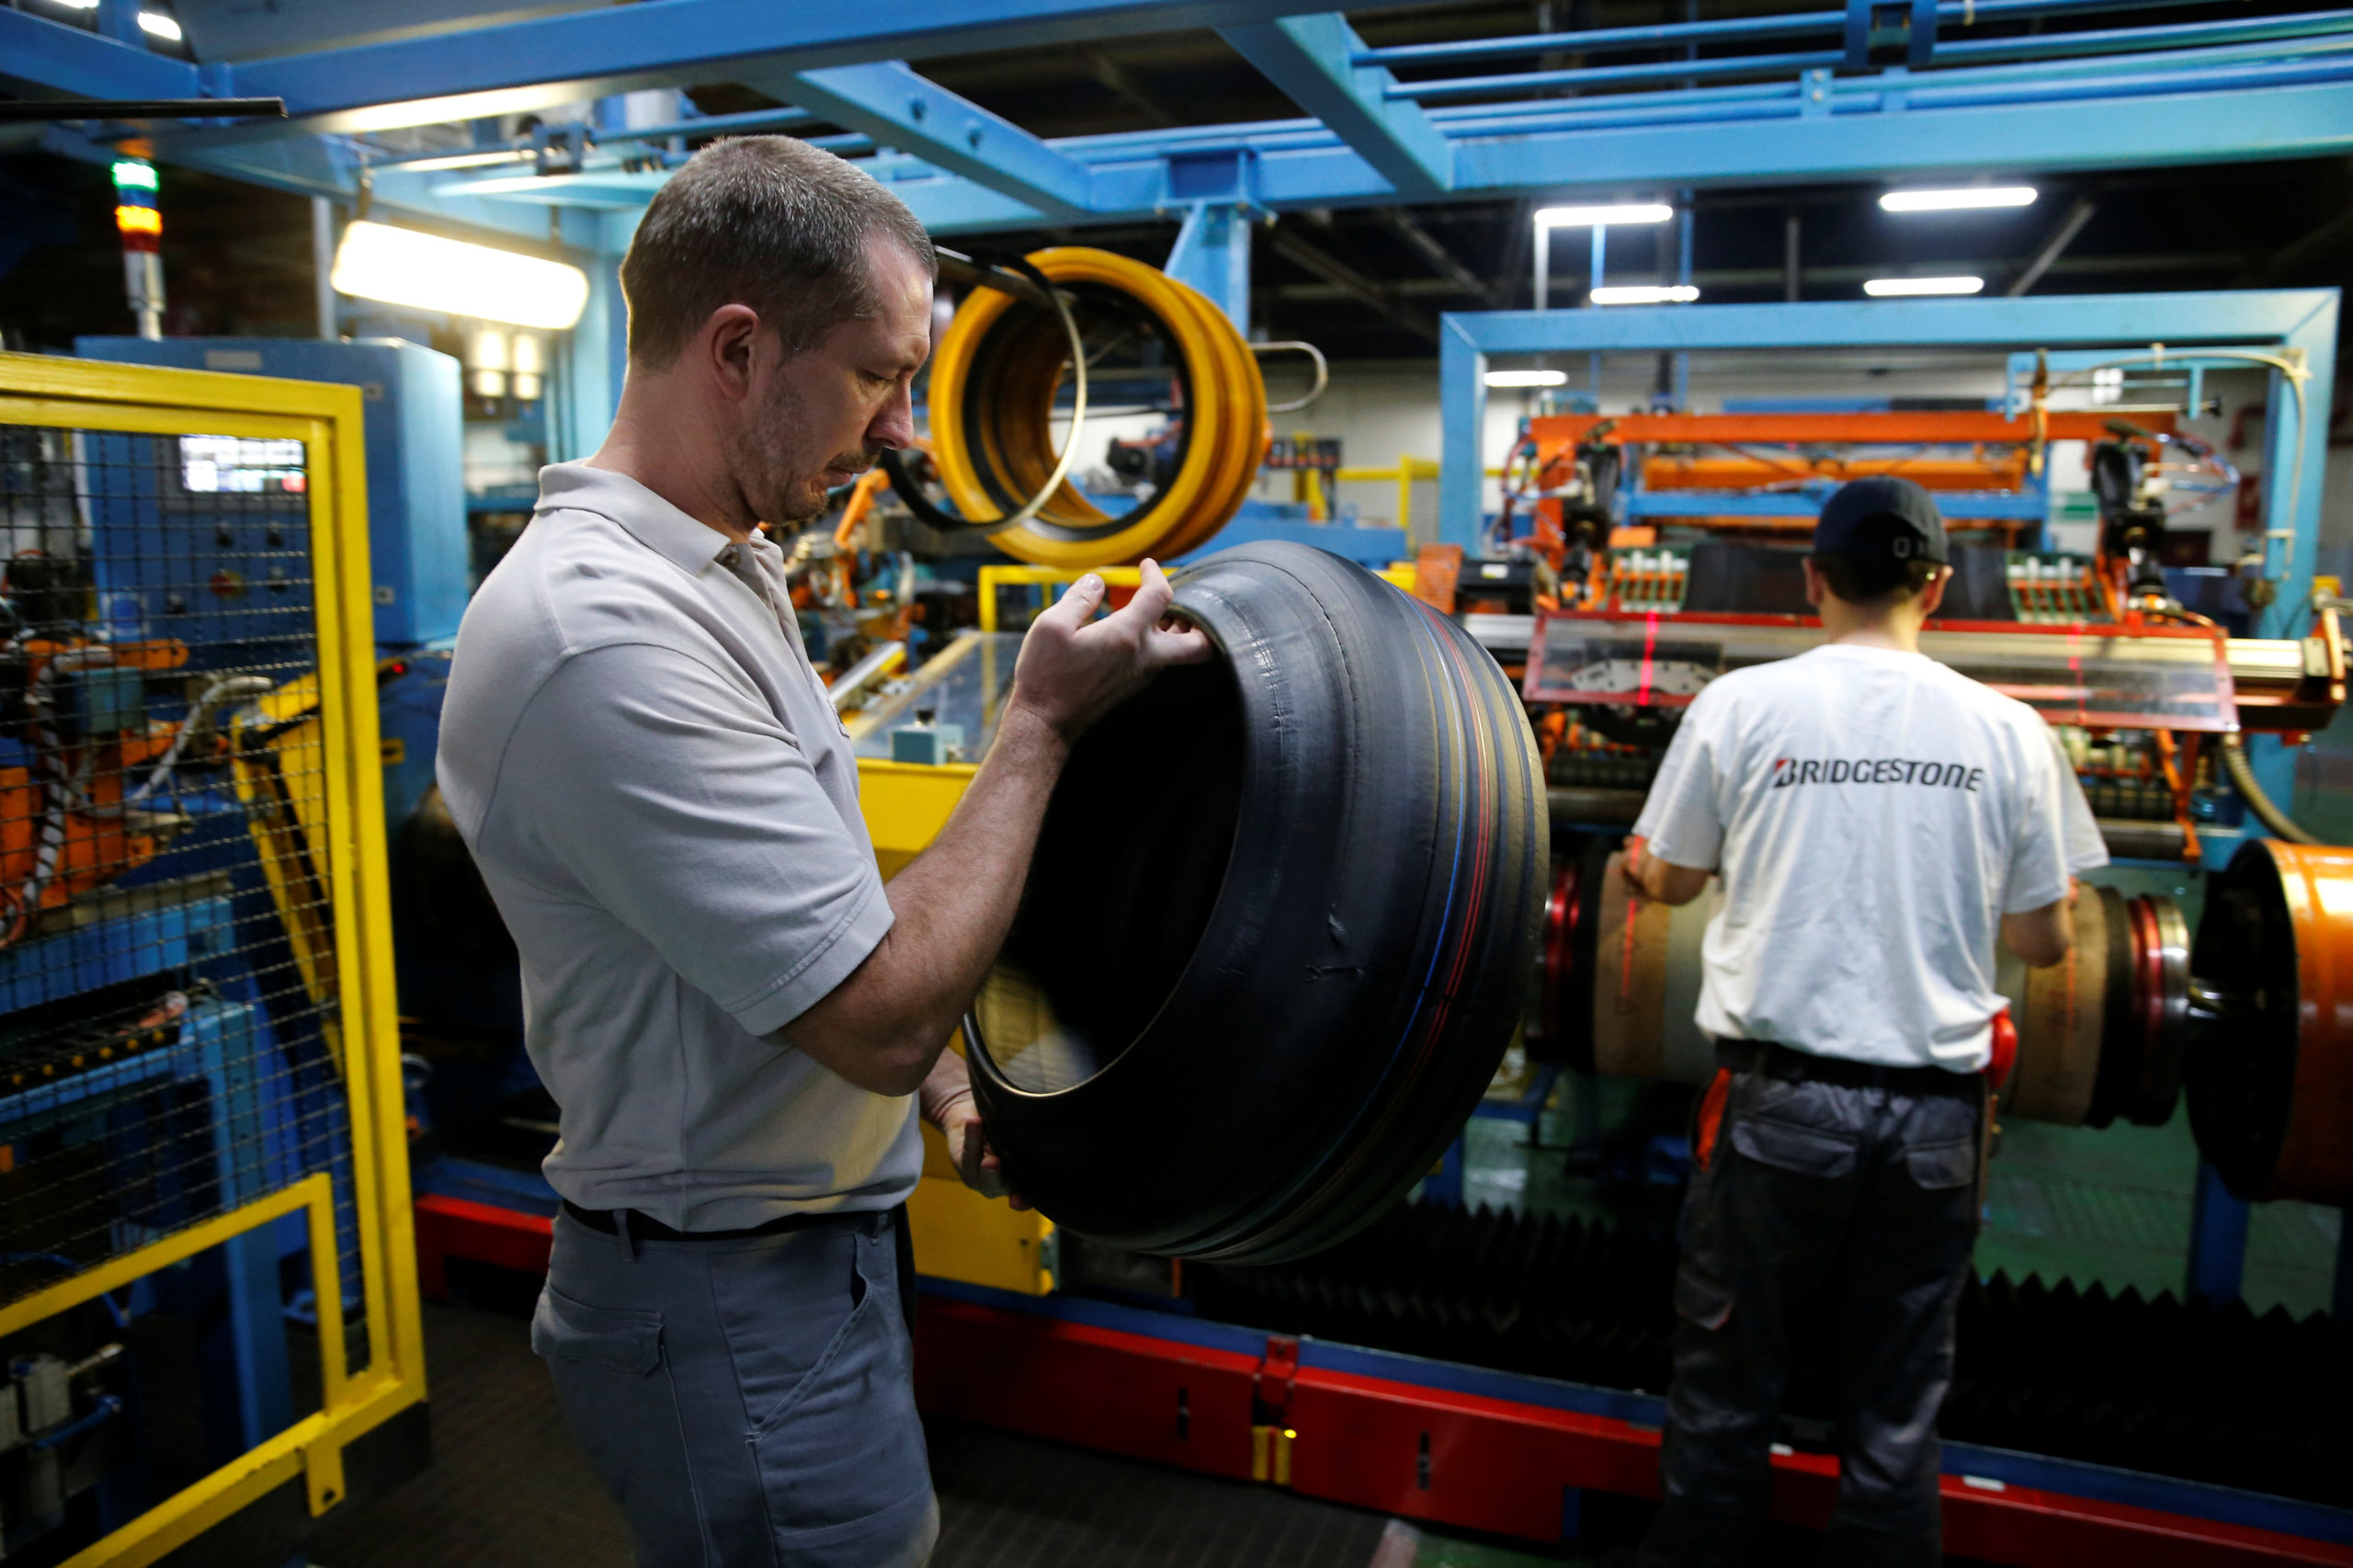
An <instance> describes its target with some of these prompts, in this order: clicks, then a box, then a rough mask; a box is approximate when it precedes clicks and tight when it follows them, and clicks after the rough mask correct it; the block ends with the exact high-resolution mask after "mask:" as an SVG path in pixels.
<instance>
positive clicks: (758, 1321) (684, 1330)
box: [531, 1213, 939, 1568]
mask: <svg viewBox="0 0 2353 1568" xmlns="http://www.w3.org/2000/svg"><path fill="white" fill-rule="evenodd" d="M898 1224H899V1221H897V1220H896V1219H895V1218H894V1216H892V1215H891V1214H888V1213H874V1214H858V1215H848V1216H845V1217H844V1218H843V1219H842V1220H841V1221H839V1222H837V1223H833V1224H826V1225H821V1226H817V1227H815V1228H813V1229H810V1230H802V1231H790V1232H786V1233H781V1234H779V1235H773V1236H760V1237H754V1238H748V1239H745V1240H738V1241H728V1242H679V1241H672V1242H662V1241H648V1240H637V1241H634V1242H631V1241H630V1240H626V1239H624V1238H622V1237H620V1236H613V1235H607V1234H605V1233H602V1232H600V1231H597V1230H593V1229H591V1228H590V1227H588V1226H586V1225H583V1224H581V1223H579V1222H578V1221H575V1220H574V1219H573V1218H572V1217H571V1216H570V1215H559V1216H558V1217H557V1219H556V1222H555V1251H554V1256H553V1257H552V1258H551V1261H550V1263H549V1266H548V1283H547V1289H546V1290H544V1291H543V1292H542V1293H541V1294H540V1306H539V1312H538V1313H537V1315H536V1316H535V1317H534V1318H533V1319H532V1322H531V1347H532V1348H533V1349H534V1350H536V1351H538V1352H539V1353H540V1355H541V1356H543V1357H545V1358H547V1362H548V1367H549V1369H550V1370H551V1372H552V1373H553V1374H554V1376H555V1385H556V1392H557V1394H558V1396H559V1397H560V1398H561V1399H562V1401H563V1413H564V1418H565V1420H566V1421H567V1422H569V1424H570V1425H571V1427H572V1430H573V1432H574V1434H575V1435H576V1436H578V1437H579V1438H580V1441H581V1444H582V1446H583V1447H585V1449H587V1450H588V1457H589V1459H590V1460H591V1461H592V1462H593V1463H594V1464H595V1465H596V1467H597V1475H598V1476H599V1477H600V1478H601V1479H602V1480H603V1482H604V1483H605V1486H606V1489H607V1490H608V1491H609V1492H611V1493H612V1494H613V1496H614V1497H615V1498H616V1499H618V1500H619V1501H620V1506H621V1510H622V1512H623V1513H624V1514H626V1515H627V1516H628V1518H629V1524H630V1529H631V1533H632V1535H633V1536H634V1537H635V1539H636V1542H637V1561H638V1563H639V1568H918V1565H920V1564H921V1563H923V1562H925V1561H926V1560H927V1559H928V1558H929V1557H930V1555H931V1549H932V1544H933V1542H934V1541H935V1540H937V1539H938V1534H939V1510H938V1504H937V1503H936V1502H935V1501H934V1499H933V1497H932V1491H931V1471H930V1467H929V1463H928V1461H927V1460H926V1457H925V1452H924V1439H923V1427H922V1426H921V1424H920V1423H919V1422H918V1421H917V1419H916V1416H915V1385H914V1381H913V1369H914V1364H913V1357H912V1349H911V1346H910V1344H909V1341H908V1336H907V1323H906V1318H905V1315H904V1310H903V1303H902V1298H901V1294H900V1253H899V1249H898V1245H897V1240H898V1238H897V1237H896V1235H895V1234H894V1232H895V1231H896V1230H897V1228H898Z"/></svg>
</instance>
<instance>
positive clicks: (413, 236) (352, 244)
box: [333, 221, 588, 328]
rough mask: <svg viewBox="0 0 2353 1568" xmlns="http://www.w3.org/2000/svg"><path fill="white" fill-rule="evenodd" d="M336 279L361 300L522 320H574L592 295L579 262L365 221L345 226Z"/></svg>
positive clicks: (544, 323) (548, 323) (550, 323)
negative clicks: (570, 263)
mask: <svg viewBox="0 0 2353 1568" xmlns="http://www.w3.org/2000/svg"><path fill="white" fill-rule="evenodd" d="M333 281H334V283H335V289H336V290H337V291H339V292H341V293H345V294H354V295H357V296H358V297H359V298H360V299H363V300H381V301H384V302H385V303H386V304H391V305H407V306H409V307H410V308H412V309H414V310H420V311H438V312H443V313H445V314H448V315H453V316H472V317H473V318H474V319H476V320H478V321H496V322H508V323H511V324H514V325H516V326H540V327H556V328H563V327H568V326H570V325H571V324H573V323H574V322H576V321H578V320H579V319H580V312H581V309H582V307H584V306H585V305H586V304H587V302H588V275H587V274H586V273H585V272H583V271H581V270H580V269H579V268H578V267H567V266H565V265H564V264H563V262H560V261H546V260H542V259H541V258H540V257H539V256H518V255H517V254H516V253H515V252H513V251H506V250H493V249H492V248H491V247H490V246H488V245H476V244H467V243H466V242H465V241H463V240H445V239H443V238H442V237H441V236H440V235H438V234H422V233H417V232H416V231H415V230H414V229H396V228H393V227H392V226H391V225H390V224H386V223H370V222H364V221H363V222H357V223H352V224H350V225H348V226H347V227H346V228H345V230H344V231H343V244H341V245H340V246H339V247H337V249H336V251H335V272H334V275H333Z"/></svg>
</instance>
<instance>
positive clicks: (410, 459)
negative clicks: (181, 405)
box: [74, 337, 470, 647]
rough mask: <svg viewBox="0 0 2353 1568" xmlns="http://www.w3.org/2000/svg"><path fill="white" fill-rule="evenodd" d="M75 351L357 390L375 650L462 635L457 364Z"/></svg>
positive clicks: (100, 342)
mask: <svg viewBox="0 0 2353 1568" xmlns="http://www.w3.org/2000/svg"><path fill="white" fill-rule="evenodd" d="M74 352H75V353H77V354H80V355H82V356H84V357H85V358H91V359H109V360H113V361H116V362H117V363H119V364H126V365H167V366H174V367H176V368H178V369H190V370H227V371H233V372H235V373H238V374H243V375H253V376H280V377H284V378H286V379H288V380H290V381H339V382H342V383H344V384H346V385H349V386H356V387H358V388H359V389H360V398H361V402H362V405H363V411H364V415H365V421H364V424H365V429H366V436H367V450H368V553H369V580H370V581H371V582H372V583H373V584H374V586H375V599H376V641H377V642H379V643H383V644H387V645H390V646H393V647H411V646H414V645H415V644H417V643H421V642H433V641H435V640H437V639H439V638H446V637H454V636H456V635H457V634H458V620H459V618H460V617H461V616H463V615H464V614H465V610H466V595H467V592H468V588H469V586H470V585H469V584H468V582H467V574H466V490H465V477H464V465H463V461H462V459H463V452H464V443H465V408H464V402H463V398H462V396H461V393H460V368H459V365H458V362H457V361H456V360H455V359H452V358H449V356H448V355H447V354H440V353H437V352H435V351H434V350H433V349H430V348H426V347H419V346H418V345H416V344H414V343H409V342H406V341H404V340H403V339H400V338H396V337H377V338H358V339H354V340H352V341H349V342H333V343H330V342H327V341H324V340H323V339H313V338H300V337H167V338H164V339H162V340H160V341H154V340H150V339H147V338H143V337H84V338H77V339H75V340H74Z"/></svg>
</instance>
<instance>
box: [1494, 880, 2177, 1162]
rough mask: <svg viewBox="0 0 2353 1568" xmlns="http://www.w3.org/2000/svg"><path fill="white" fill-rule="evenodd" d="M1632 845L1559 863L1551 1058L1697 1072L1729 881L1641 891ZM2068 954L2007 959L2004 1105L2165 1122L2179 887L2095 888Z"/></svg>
mask: <svg viewBox="0 0 2353 1568" xmlns="http://www.w3.org/2000/svg"><path fill="white" fill-rule="evenodd" d="M1624 859H1625V857H1624V856H1623V855H1622V854H1610V855H1608V856H1606V857H1605V856H1603V855H1601V854H1599V853H1593V854H1588V855H1586V856H1585V857H1583V858H1576V859H1568V858H1564V859H1563V860H1562V861H1561V862H1559V863H1558V864H1557V865H1556V867H1555V868H1554V881H1553V892H1552V899H1551V901H1550V903H1548V904H1547V906H1546V935H1545V940H1544V944H1543V947H1542V949H1541V952H1540V960H1539V971H1540V973H1539V981H1538V992H1537V997H1536V1006H1535V1007H1534V1008H1533V1009H1532V1011H1533V1013H1534V1014H1535V1017H1536V1019H1537V1021H1538V1028H1537V1031H1536V1032H1535V1034H1534V1036H1533V1037H1532V1038H1534V1039H1536V1040H1540V1041H1541V1043H1542V1045H1543V1047H1544V1051H1543V1054H1545V1055H1547V1056H1549V1057H1552V1058H1553V1059H1555V1060H1560V1061H1564V1062H1569V1063H1571V1064H1572V1065H1574V1066H1578V1067H1590V1068H1591V1069H1593V1070H1595V1071H1598V1072H1602V1073H1607V1074H1611V1075H1613V1076H1618V1077H1628V1078H1652V1079H1661V1080H1665V1081H1667V1082H1671V1083H1680V1084H1700V1083H1704V1082H1706V1081H1707V1079H1708V1077H1709V1075H1710V1074H1712V1073H1713V1072H1714V1071H1715V1066H1716V1058H1715V1046H1714V1042H1713V1041H1711V1040H1709V1039H1708V1037H1707V1036H1706V1035H1704V1034H1703V1033H1701V1032H1700V1029H1699V1024H1698V1023H1697V1021H1696V1020H1695V1018H1694V1017H1693V1014H1694V1012H1695V1010H1696V1009H1697V1007H1698V1005H1699V981H1700V954H1699V944H1700V941H1701V939H1702V937H1704V936H1705V934H1706V931H1707V926H1708V922H1709V921H1710V920H1711V919H1713V918H1714V916H1715V915H1716V912H1717V911H1718V910H1719V909H1721V908H1722V904H1723V893H1722V883H1711V885H1710V887H1709V891H1708V892H1707V893H1706V894H1705V895H1703V896H1702V897H1700V898H1699V899H1698V900H1695V901H1694V902H1692V903H1688V904H1685V905H1684V906H1682V907H1681V908H1679V909H1678V908H1670V907H1669V906H1667V905H1665V904H1663V903H1648V902H1642V901H1638V900H1636V899H1635V898H1634V897H1633V896H1632V895H1631V892H1629V891H1628V890H1627V888H1626V884H1625V881H1624V879H1623V872H1622V867H1623V863H1624ZM2074 919H2075V951H2074V952H2073V953H2071V954H2070V955H2069V956H2068V958H2067V960H2066V961H2064V962H2063V963H2059V964H2055V965H2053V966H2052V967H2051V968H2049V969H2040V970H2029V969H2028V968H2027V967H2026V966H2025V965H2023V964H2021V963H2018V961H2017V960H2014V959H2010V958H2008V957H2007V956H2006V955H2005V956H2004V959H2003V961H2002V964H2001V967H2000V969H1999V971H1997V976H1996V986H1997V988H1998V989H1999V990H2000V991H2001V992H2002V993H2003V994H2004V995H2006V996H2007V997H2008V998H2009V1002H2010V1016H2011V1020H2012V1022H2013V1023H2015V1024H2016V1025H2017V1027H2018V1060H2017V1063H2016V1065H2015V1066H2014V1067H2013V1069H2012V1070H2011V1073H2010V1074H2009V1077H2008V1078H2007V1080H2006V1083H2005V1084H2004V1085H2003V1086H2002V1109H2003V1112H2004V1114H2006V1115H2007V1116H2010V1117H2014V1118H2017V1119H2022V1120H2028V1121H2048V1122H2057V1123H2060V1124H2062V1125H2065V1126H2071V1127H2072V1126H2077V1125H2084V1126H2092V1127H2106V1126H2108V1125H2109V1124H2110V1123H2111V1122H2113V1121H2114V1120H2116V1119H2118V1118H2119V1117H2121V1118H2123V1119H2125V1120H2128V1121H2131V1122H2135V1123H2138V1124H2140V1125H2143V1126H2157V1125H2160V1124H2162V1123H2163V1122H2165V1120H2167V1119H2170V1118H2171V1116H2172V1115H2173V1109H2174V1105H2175V1103H2176V1101H2177V1099H2178V1098H2179V1095H2180V1084H2181V1060H2182V1049H2183V1042H2184V1040H2185V1039H2186V1035H2187V1030H2186V1024H2187V1021H2188V1004H2189V978H2188V974H2189V965H2188V954H2189V941H2188V925H2187V923H2186V922H2185V921H2184V920H2183V918H2182V915H2181V910H2180V906H2179V905H2177V903H2175V902H2174V901H2173V900H2172V899H2170V898H2164V897H2156V896H2144V897H2139V898H2131V899H2127V898H2125V897H2124V896H2123V895H2122V894H2120V893H2119V892H2116V891H2115V890H2114V889H2112V888H2086V889H2085V890H2084V893H2083V896H2082V897H2081V898H2080V899H2078V900H2077V901H2076V904H2075V911H2074Z"/></svg>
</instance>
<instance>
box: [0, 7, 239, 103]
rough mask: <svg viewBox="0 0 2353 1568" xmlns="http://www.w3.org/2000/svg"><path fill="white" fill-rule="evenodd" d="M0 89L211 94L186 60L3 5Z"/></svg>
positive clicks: (55, 93) (35, 94) (27, 93)
mask: <svg viewBox="0 0 2353 1568" xmlns="http://www.w3.org/2000/svg"><path fill="white" fill-rule="evenodd" d="M0 89H6V91H7V92H9V93H11V94H13V95H14V96H16V97H20V98H51V97H59V96H60V95H63V96H64V97H74V98H194V97H206V96H207V94H206V93H205V90H204V85H203V82H202V80H201V79H200V78H199V74H198V72H197V68H196V67H195V66H193V65H191V64H189V63H188V62H187V61H185V60H174V59H172V58H170V57H169V56H167V55H162V54H150V53H148V52H147V50H146V49H145V47H144V46H143V45H140V44H131V43H118V42H116V41H115V40H113V39H110V38H106V37H103V36H101V35H100V34H97V33H94V32H91V31H89V30H88V29H87V28H77V27H73V26H70V25H68V24H67V23H64V22H54V21H51V20H49V19H47V18H46V17H35V16H29V15H28V14H27V13H25V12H23V11H18V10H14V9H8V8H0ZM211 96H215V97H225V96H227V95H225V94H214V95H211Z"/></svg>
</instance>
